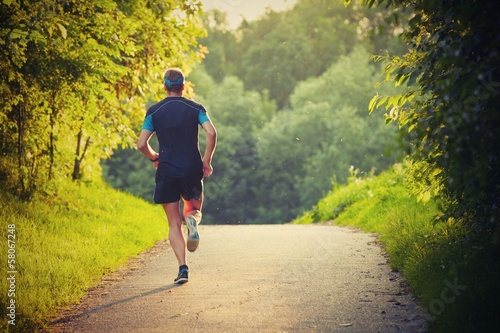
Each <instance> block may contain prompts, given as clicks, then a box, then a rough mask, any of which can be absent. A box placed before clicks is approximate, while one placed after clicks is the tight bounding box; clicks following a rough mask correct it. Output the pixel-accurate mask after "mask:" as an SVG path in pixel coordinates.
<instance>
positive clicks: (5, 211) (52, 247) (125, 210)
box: [0, 183, 168, 332]
mask: <svg viewBox="0 0 500 333" xmlns="http://www.w3.org/2000/svg"><path fill="white" fill-rule="evenodd" d="M0 216H1V219H2V229H1V231H0V233H1V237H2V239H3V240H6V239H7V237H8V233H9V225H10V226H15V229H12V228H11V229H10V230H15V231H14V232H15V237H16V239H15V241H16V244H15V251H16V253H15V256H16V258H15V260H16V262H15V270H17V274H16V284H15V301H16V313H17V315H16V321H15V323H16V326H12V325H8V322H7V321H6V320H4V319H2V321H1V324H0V330H2V331H11V332H16V331H17V332H25V331H35V330H37V329H39V328H42V327H44V326H45V325H46V324H47V323H48V322H49V321H50V319H51V318H53V316H55V315H56V314H57V313H58V311H59V310H60V309H61V308H62V307H64V306H66V305H69V304H74V303H77V302H78V301H79V299H80V298H81V297H82V296H83V295H84V293H85V291H86V290H87V289H88V288H90V287H93V286H95V285H97V284H98V283H99V281H100V279H101V278H102V277H103V276H104V275H106V274H108V273H110V272H112V271H113V270H115V269H116V268H118V267H119V266H121V265H123V264H125V263H126V261H127V260H128V259H129V258H131V257H133V256H135V255H137V254H139V253H141V252H143V251H144V250H146V249H148V248H150V247H152V246H153V245H154V244H155V243H156V242H157V241H159V240H161V239H164V238H165V237H167V233H168V224H167V221H166V219H165V217H164V213H163V211H162V210H161V207H159V206H157V205H152V204H149V203H147V202H145V201H144V200H142V199H138V198H136V197H133V196H131V195H129V194H125V193H122V192H119V191H116V190H113V189H111V188H109V187H107V186H106V185H103V184H95V183H94V184H93V185H85V184H76V183H69V184H66V185H64V186H63V188H62V189H61V190H60V192H59V193H58V196H57V197H55V198H50V199H49V198H38V199H35V200H34V201H33V202H30V203H25V202H21V201H18V200H17V199H16V198H14V197H12V196H9V195H7V194H5V193H2V194H0ZM1 249H2V253H3V254H5V255H4V258H3V259H2V260H3V261H4V264H3V265H2V267H3V274H2V276H3V277H5V276H6V270H7V269H6V266H7V259H8V258H7V250H8V248H7V242H6V241H2V242H1ZM0 289H1V291H0V303H1V304H0V315H1V317H2V318H8V317H6V315H7V313H6V311H7V309H6V307H7V304H8V303H7V302H9V301H10V299H11V298H12V297H9V296H8V289H9V284H8V281H7V279H5V278H2V279H1V282H0Z"/></svg>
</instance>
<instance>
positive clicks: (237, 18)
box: [201, 0, 297, 29]
mask: <svg viewBox="0 0 500 333" xmlns="http://www.w3.org/2000/svg"><path fill="white" fill-rule="evenodd" d="M296 2H297V0H201V3H202V4H203V8H204V10H205V11H207V10H210V9H214V8H216V9H219V10H221V11H225V12H226V13H227V19H228V21H229V24H230V26H231V28H233V29H234V28H237V27H238V25H239V24H240V22H241V21H242V20H243V17H244V18H245V19H246V20H247V21H253V20H255V19H258V18H259V17H260V16H261V15H262V14H264V13H265V11H266V9H267V8H268V7H270V8H271V9H273V10H274V11H282V10H286V9H290V8H292V7H293V5H294V4H295V3H296Z"/></svg>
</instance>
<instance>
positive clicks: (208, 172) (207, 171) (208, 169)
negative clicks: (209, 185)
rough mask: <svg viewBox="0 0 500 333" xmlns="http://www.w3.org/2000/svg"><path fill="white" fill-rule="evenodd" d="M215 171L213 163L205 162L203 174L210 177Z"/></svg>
mask: <svg viewBox="0 0 500 333" xmlns="http://www.w3.org/2000/svg"><path fill="white" fill-rule="evenodd" d="M213 172H214V169H213V168H212V164H211V163H206V162H203V176H204V177H210V176H211V175H212V173H213Z"/></svg>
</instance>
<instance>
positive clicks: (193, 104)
mask: <svg viewBox="0 0 500 333" xmlns="http://www.w3.org/2000/svg"><path fill="white" fill-rule="evenodd" d="M182 101H183V102H184V103H186V104H188V105H189V106H190V107H192V108H193V109H196V110H205V107H204V106H203V104H200V103H198V102H196V101H195V100H192V99H189V98H185V97H182Z"/></svg>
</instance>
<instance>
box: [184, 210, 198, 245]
mask: <svg viewBox="0 0 500 333" xmlns="http://www.w3.org/2000/svg"><path fill="white" fill-rule="evenodd" d="M186 226H187V228H188V236H187V242H186V247H187V249H188V251H189V252H194V251H195V250H196V249H197V248H198V244H199V243H200V234H198V228H197V224H196V220H195V219H193V218H191V217H188V218H187V219H186Z"/></svg>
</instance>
